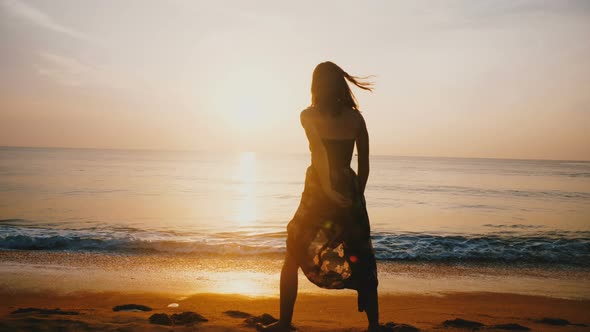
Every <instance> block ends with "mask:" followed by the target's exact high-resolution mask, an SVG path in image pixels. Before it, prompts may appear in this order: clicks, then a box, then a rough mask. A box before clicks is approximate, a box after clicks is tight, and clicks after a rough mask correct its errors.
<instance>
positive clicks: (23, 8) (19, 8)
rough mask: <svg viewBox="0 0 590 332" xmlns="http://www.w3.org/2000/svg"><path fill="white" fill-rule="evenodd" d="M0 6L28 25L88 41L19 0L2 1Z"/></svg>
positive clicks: (80, 34) (82, 35)
mask: <svg viewBox="0 0 590 332" xmlns="http://www.w3.org/2000/svg"><path fill="white" fill-rule="evenodd" d="M1 4H2V7H3V8H4V9H5V10H6V11H8V12H10V13H11V14H13V15H14V16H17V17H19V18H21V19H23V20H25V21H28V22H29V23H31V24H34V25H36V26H38V27H41V28H44V29H47V30H51V31H54V32H57V33H60V34H63V35H66V36H69V37H72V38H76V39H80V40H87V39H88V36H86V35H85V34H83V33H81V32H79V31H76V30H74V29H72V28H69V27H67V26H65V25H63V24H61V23H59V22H56V21H55V20H54V19H53V18H52V17H51V16H49V15H48V14H46V13H44V12H42V11H41V10H39V9H38V8H35V7H33V6H31V5H29V4H27V3H24V2H22V1H20V0H3V1H2V2H1Z"/></svg>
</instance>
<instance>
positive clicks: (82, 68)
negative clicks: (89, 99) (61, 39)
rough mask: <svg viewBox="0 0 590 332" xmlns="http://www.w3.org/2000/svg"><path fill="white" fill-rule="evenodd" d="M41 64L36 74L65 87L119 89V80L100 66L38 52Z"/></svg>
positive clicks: (54, 54)
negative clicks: (83, 86) (91, 86)
mask: <svg viewBox="0 0 590 332" xmlns="http://www.w3.org/2000/svg"><path fill="white" fill-rule="evenodd" d="M39 57H40V58H41V60H42V62H41V63H40V64H37V65H36V68H37V73H38V74H39V75H42V76H46V77H49V78H51V79H53V80H54V81H55V82H57V83H59V84H62V85H66V86H81V85H89V84H90V85H100V86H108V87H111V88H121V87H122V86H121V82H120V81H121V80H118V79H116V77H115V76H114V74H113V73H112V72H110V71H109V70H107V68H103V67H100V66H95V65H91V64H88V63H84V62H82V61H80V60H78V59H76V58H73V57H70V56H65V55H60V54H56V53H51V52H45V51H43V52H39Z"/></svg>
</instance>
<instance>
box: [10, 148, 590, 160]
mask: <svg viewBox="0 0 590 332" xmlns="http://www.w3.org/2000/svg"><path fill="white" fill-rule="evenodd" d="M4 148H18V149H55V150H103V151H135V152H149V151H151V152H215V151H213V150H196V149H158V148H112V147H111V148H100V147H67V146H26V145H0V149H4ZM218 152H221V153H244V152H253V153H277V152H270V151H248V150H230V149H226V150H220V151H218ZM279 154H280V152H279ZM282 154H291V155H299V154H304V153H303V152H282ZM355 155H356V153H355ZM371 155H373V156H376V157H399V158H440V159H487V160H513V161H556V162H590V159H546V158H536V159H535V158H506V157H465V156H430V155H397V154H380V153H373V154H371Z"/></svg>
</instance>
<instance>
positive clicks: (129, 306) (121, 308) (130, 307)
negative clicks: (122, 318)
mask: <svg viewBox="0 0 590 332" xmlns="http://www.w3.org/2000/svg"><path fill="white" fill-rule="evenodd" d="M113 311H152V308H150V307H148V306H145V305H141V304H122V305H118V306H114V307H113Z"/></svg>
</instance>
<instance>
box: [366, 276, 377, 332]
mask: <svg viewBox="0 0 590 332" xmlns="http://www.w3.org/2000/svg"><path fill="white" fill-rule="evenodd" d="M365 313H366V314H367V320H368V321H369V331H379V301H378V297H377V287H375V288H373V289H371V290H370V291H368V292H367V306H366V307H365Z"/></svg>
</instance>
